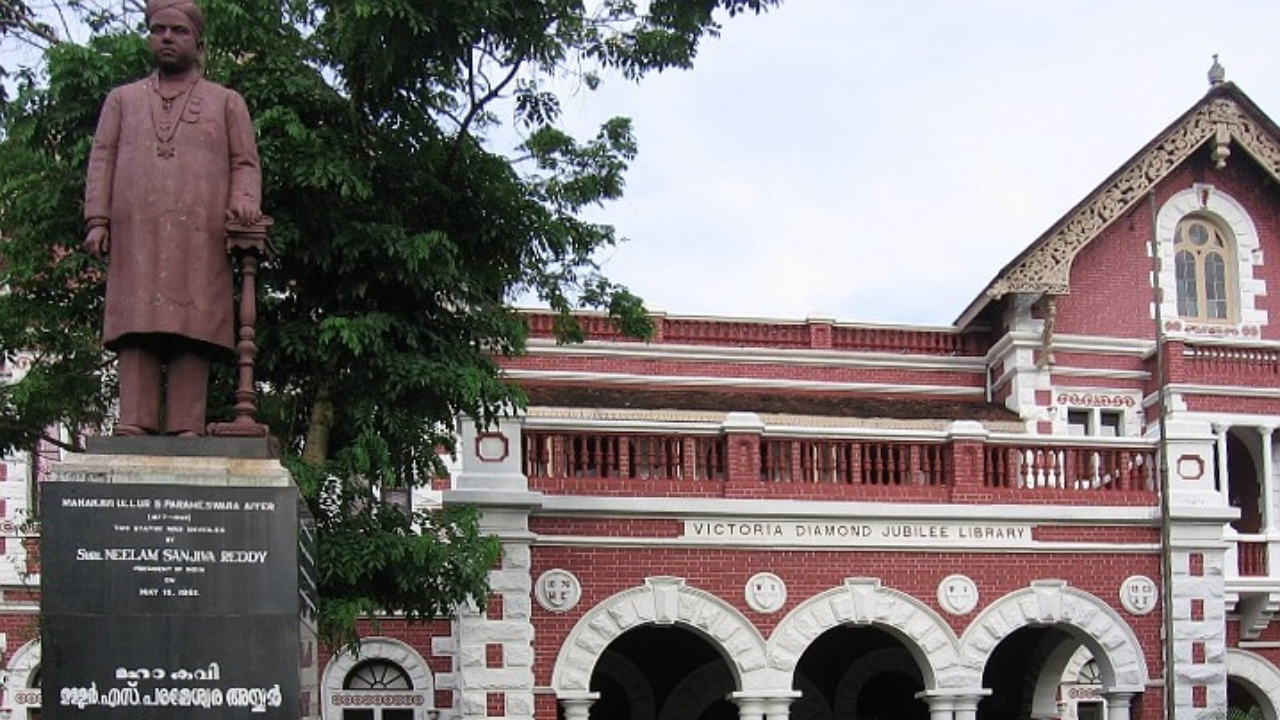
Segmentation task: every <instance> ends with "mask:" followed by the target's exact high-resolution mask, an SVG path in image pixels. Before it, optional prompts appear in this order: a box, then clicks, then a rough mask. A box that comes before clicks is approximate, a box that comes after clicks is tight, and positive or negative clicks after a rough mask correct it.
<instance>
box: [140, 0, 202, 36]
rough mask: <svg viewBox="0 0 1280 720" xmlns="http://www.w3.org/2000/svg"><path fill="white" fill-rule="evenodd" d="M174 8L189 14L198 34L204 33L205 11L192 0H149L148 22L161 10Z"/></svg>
mask: <svg viewBox="0 0 1280 720" xmlns="http://www.w3.org/2000/svg"><path fill="white" fill-rule="evenodd" d="M171 8H172V9H174V10H177V11H179V12H181V13H182V14H183V15H186V16H187V19H189V20H190V21H191V24H192V26H194V27H195V31H196V35H197V36H199V35H204V13H202V12H200V8H199V7H198V6H197V5H196V4H195V3H193V2H191V0H148V2H147V13H146V15H147V24H150V23H151V17H152V16H153V15H155V14H156V13H158V12H160V11H161V10H169V9H171Z"/></svg>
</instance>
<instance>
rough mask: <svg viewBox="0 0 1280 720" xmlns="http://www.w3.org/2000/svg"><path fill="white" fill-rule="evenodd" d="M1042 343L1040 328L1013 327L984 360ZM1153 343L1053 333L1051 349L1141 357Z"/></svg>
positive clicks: (1100, 336)
mask: <svg viewBox="0 0 1280 720" xmlns="http://www.w3.org/2000/svg"><path fill="white" fill-rule="evenodd" d="M1043 346H1044V337H1043V335H1042V334H1041V333H1040V332H1028V331H1023V330H1014V331H1011V332H1009V333H1006V334H1005V335H1004V336H1003V337H1001V338H1000V339H999V340H997V341H996V343H995V345H993V346H992V347H991V350H990V351H988V352H987V360H988V361H990V360H991V359H993V357H998V356H1000V355H1002V354H1006V353H1008V352H1010V351H1012V350H1039V349H1041V348H1042V347H1043ZM1155 346H1156V345H1155V343H1154V342H1152V341H1151V340H1135V339H1132V338H1113V337H1105V336H1102V335H1065V334H1062V335H1060V334H1057V333H1055V334H1054V336H1053V349H1054V351H1055V352H1071V353H1078V354H1082V355H1083V354H1088V355H1119V356H1121V357H1139V358H1144V357H1146V356H1148V355H1150V354H1151V353H1152V352H1154V351H1155Z"/></svg>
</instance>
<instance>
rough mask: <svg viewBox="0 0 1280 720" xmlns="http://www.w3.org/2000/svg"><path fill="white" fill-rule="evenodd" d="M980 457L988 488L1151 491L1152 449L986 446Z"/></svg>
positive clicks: (1153, 476)
mask: <svg viewBox="0 0 1280 720" xmlns="http://www.w3.org/2000/svg"><path fill="white" fill-rule="evenodd" d="M984 455H985V472H984V474H983V476H984V478H985V482H986V485H987V486H988V487H992V488H1005V489H1015V488H1016V489H1026V490H1030V489H1035V488H1054V489H1060V490H1146V491H1153V490H1155V489H1156V476H1155V452H1154V450H1151V449H1134V448H1110V447H1063V446H1058V445H1053V446H1044V445H1035V446H1015V445H989V446H987V447H986V450H985V453H984Z"/></svg>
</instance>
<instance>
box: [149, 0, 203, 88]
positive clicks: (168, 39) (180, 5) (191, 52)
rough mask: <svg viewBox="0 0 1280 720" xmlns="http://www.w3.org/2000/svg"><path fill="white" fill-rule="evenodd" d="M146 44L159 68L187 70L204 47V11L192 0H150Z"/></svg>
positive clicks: (164, 69) (162, 69)
mask: <svg viewBox="0 0 1280 720" xmlns="http://www.w3.org/2000/svg"><path fill="white" fill-rule="evenodd" d="M146 20H147V31H148V36H147V37H148V40H147V42H148V44H149V45H150V47H151V55H152V57H153V58H155V61H156V65H157V66H159V68H160V70H161V71H164V72H176V71H183V70H188V69H190V68H191V67H193V66H194V65H195V64H196V63H197V62H199V60H200V54H201V53H202V52H203V50H204V14H203V13H201V12H200V8H199V7H198V6H197V5H196V4H195V3H193V2H191V0H150V1H149V2H148V3H147V10H146Z"/></svg>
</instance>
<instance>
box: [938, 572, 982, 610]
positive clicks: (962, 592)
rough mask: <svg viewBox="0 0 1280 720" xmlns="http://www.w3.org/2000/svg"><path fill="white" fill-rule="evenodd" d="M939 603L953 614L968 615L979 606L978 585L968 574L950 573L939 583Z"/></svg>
mask: <svg viewBox="0 0 1280 720" xmlns="http://www.w3.org/2000/svg"><path fill="white" fill-rule="evenodd" d="M938 604H939V605H941V606H942V609H943V610H946V611H947V612H949V613H951V614H952V615H968V614H969V613H971V612H973V609H974V608H976V607H978V586H977V585H976V584H974V582H973V580H970V579H969V576H967V575H948V576H946V577H944V578H942V582H940V583H938Z"/></svg>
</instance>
